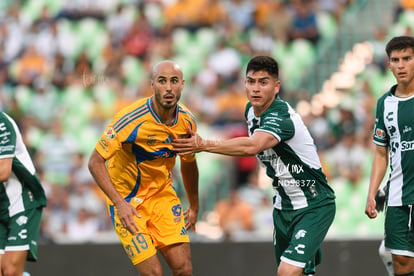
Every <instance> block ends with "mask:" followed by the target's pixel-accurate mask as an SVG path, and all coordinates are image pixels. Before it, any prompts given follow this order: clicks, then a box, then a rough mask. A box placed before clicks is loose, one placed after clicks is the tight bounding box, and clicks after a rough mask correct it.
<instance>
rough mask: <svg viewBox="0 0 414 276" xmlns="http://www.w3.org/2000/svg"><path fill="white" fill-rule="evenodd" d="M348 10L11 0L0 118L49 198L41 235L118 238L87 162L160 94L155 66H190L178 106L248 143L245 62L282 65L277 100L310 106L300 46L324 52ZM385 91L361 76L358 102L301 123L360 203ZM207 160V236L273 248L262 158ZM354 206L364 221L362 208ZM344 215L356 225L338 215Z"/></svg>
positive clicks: (214, 132)
mask: <svg viewBox="0 0 414 276" xmlns="http://www.w3.org/2000/svg"><path fill="white" fill-rule="evenodd" d="M352 2H353V1H350V0H335V1H334V0H326V1H322V0H320V1H317V0H279V1H275V0H255V1H247V0H226V1H217V0H176V1H173V0H141V1H139V0H136V1H134V0H130V1H128V0H105V1H88V0H82V1H63V0H36V1H34V0H20V1H11V0H10V1H4V2H3V3H2V4H1V5H2V6H3V8H2V9H0V110H4V111H5V112H7V113H9V114H10V115H11V116H12V117H13V118H14V119H15V120H16V121H17V122H18V124H19V126H20V128H21V130H22V133H23V134H24V140H25V142H26V145H27V146H28V148H29V150H30V153H31V154H32V156H33V157H34V160H35V165H36V167H37V171H38V173H39V176H40V178H41V180H42V183H43V185H44V187H45V189H46V192H47V197H48V206H47V208H46V210H45V212H44V218H43V221H42V231H41V241H43V242H90V241H107V240H111V238H113V239H112V240H115V238H114V237H115V236H112V235H111V234H110V233H112V226H111V225H110V221H109V220H108V218H107V217H108V216H107V214H106V212H107V211H106V208H105V204H104V200H105V199H104V196H103V194H102V193H101V192H100V191H99V189H98V187H97V185H96V184H95V183H94V181H93V179H92V177H91V176H90V174H89V172H88V170H87V168H86V162H87V159H88V157H89V154H90V153H91V151H92V149H93V147H94V145H95V143H96V141H97V139H98V137H99V135H100V133H101V132H102V131H103V129H104V127H105V126H106V124H107V123H108V119H109V118H111V117H112V115H113V114H114V113H115V112H116V111H118V110H119V109H120V108H122V107H124V106H126V105H127V104H129V103H131V102H132V101H134V100H136V99H137V98H140V97H144V96H149V95H151V94H152V92H151V88H150V81H149V76H150V71H151V68H152V65H153V64H154V63H156V62H157V61H160V60H163V59H172V60H175V61H176V62H177V63H178V64H180V65H181V66H182V68H183V71H184V77H185V80H186V83H185V90H184V91H183V97H182V102H183V103H184V104H186V105H187V106H188V107H189V108H190V109H191V110H192V111H193V113H194V114H195V115H196V116H197V118H198V122H199V131H200V132H201V135H202V136H203V137H210V138H213V136H214V137H216V138H220V137H234V136H243V135H246V132H245V131H246V130H245V126H244V119H243V112H244V106H245V103H246V98H245V94H244V89H243V73H244V72H243V70H244V66H245V65H246V62H247V60H248V59H249V58H250V57H251V56H254V55H259V54H267V55H272V56H274V57H276V58H277V59H278V60H279V63H280V66H281V72H282V75H281V80H282V91H281V97H283V98H284V99H285V100H287V101H292V103H294V102H297V100H298V99H305V100H306V99H309V98H310V95H312V94H314V93H316V92H317V91H305V92H303V91H302V90H303V89H306V88H304V87H302V90H301V92H300V93H299V90H298V89H297V87H296V86H295V85H297V84H298V81H297V80H298V79H300V78H301V76H304V74H306V70H307V67H306V65H309V63H306V62H308V61H306V59H305V58H304V57H301V59H300V60H298V59H295V57H296V55H297V53H299V52H295V51H296V49H298V48H295V47H302V48H300V50H299V51H302V50H303V49H304V48H303V47H308V48H309V47H310V48H309V49H311V51H312V52H314V53H316V52H317V49H318V43H321V42H322V41H323V40H325V39H329V36H330V35H331V33H330V34H327V33H326V32H325V31H326V26H325V25H322V24H321V23H320V22H321V20H324V19H325V20H326V18H330V19H332V21H330V22H331V23H332V24H333V26H334V27H335V24H338V22H339V20H340V17H341V16H342V14H343V13H344V12H346V9H347V7H348V6H350V5H352ZM323 22H324V24H325V23H326V22H327V21H323ZM334 27H333V28H334ZM379 39H382V40H380V41H382V42H383V39H384V37H382V38H379ZM304 45H306V46H304ZM381 47H382V45H381ZM309 55H310V54H309ZM379 56H380V57H379V58H380V59H381V58H384V56H381V54H379ZM310 62H314V60H311V61H310ZM373 66H377V67H379V65H373ZM377 67H376V68H377ZM285 69H286V70H285ZM384 74H385V73H384ZM382 92H383V91H377V90H375V91H374V88H373V87H372V86H371V85H370V83H369V82H368V81H366V80H363V81H361V83H360V85H359V86H358V85H357V86H355V88H354V89H353V91H351V92H349V93H350V94H352V97H350V98H351V100H350V101H343V102H342V103H341V104H340V105H338V106H337V107H336V108H328V107H324V108H323V111H321V112H319V113H318V114H316V115H315V114H313V113H309V114H308V115H307V116H306V117H305V121H306V123H307V125H308V126H309V129H310V131H311V132H312V134H313V136H314V138H315V140H316V144H317V146H318V149H319V152H320V154H321V159H322V161H323V163H324V169H325V170H326V172H327V174H328V176H329V178H330V180H331V181H330V182H331V183H332V184H333V185H334V186H335V187H336V188H337V189H338V193H345V192H344V191H345V190H354V189H360V193H362V194H363V195H365V190H366V185H365V184H367V181H366V179H367V175H368V173H369V166H370V165H369V162H370V160H371V159H370V155H371V152H372V148H371V143H370V141H371V129H372V126H373V108H374V107H375V99H376V96H377V94H376V93H382ZM198 162H199V167H200V197H201V200H202V201H201V209H202V210H203V213H202V214H200V230H201V231H200V232H201V234H205V235H206V236H208V237H209V238H211V237H212V233H213V232H214V231H213V232H211V231H210V233H209V230H211V229H213V228H214V227H215V228H214V229H215V230H217V231H218V232H219V233H221V234H220V235H219V237H218V238H221V239H231V240H242V239H244V238H246V237H252V236H256V237H259V238H262V239H268V240H270V239H271V236H272V235H271V228H272V221H271V209H272V207H271V205H272V204H271V195H272V191H271V187H270V184H269V182H268V181H267V179H266V176H263V172H262V171H261V170H260V169H258V168H257V165H258V164H257V161H256V159H255V157H252V158H250V157H247V158H231V157H223V156H215V155H213V154H207V153H206V154H205V153H200V154H199V155H198ZM339 182H343V183H342V184H341V183H340V184H338V183H339ZM362 182H366V183H362ZM176 183H178V185H180V180H179V179H177V181H176ZM361 183H362V184H361ZM177 189H178V192H180V187H178V188H177ZM181 189H182V187H181ZM181 191H182V190H181ZM362 198H363V197H362ZM184 203H185V202H184ZM348 205H349V203H348ZM355 205H357V204H355ZM232 206H233V207H234V206H237V207H236V208H240V209H242V211H240V212H239V211H235V210H234V209H232ZM358 206H359V205H358ZM230 210H231V211H230ZM358 212H359V213H361V216H362V215H363V209H361V210H358ZM354 213H355V212H354ZM241 214H243V216H244V217H243V218H242V217H240V219H242V220H243V222H240V221H238V219H239V217H238V216H240V215H241ZM224 215H225V216H226V217H223V216H224ZM229 216H230V217H231V216H234V217H233V218H234V220H233V218H231V219H230V218H229ZM338 216H339V217H340V218H341V220H342V219H344V220H347V219H348V220H349V218H346V215H342V214H341V211H340V210H339V212H338ZM344 216H345V218H344ZM235 229H238V230H235ZM269 229H270V230H269ZM217 231H216V232H214V233H217ZM108 233H109V234H108ZM216 238H217V237H216Z"/></svg>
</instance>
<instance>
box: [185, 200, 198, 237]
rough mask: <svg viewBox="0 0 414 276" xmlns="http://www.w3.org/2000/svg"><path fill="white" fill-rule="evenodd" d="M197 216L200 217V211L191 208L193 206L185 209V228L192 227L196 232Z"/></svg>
mask: <svg viewBox="0 0 414 276" xmlns="http://www.w3.org/2000/svg"><path fill="white" fill-rule="evenodd" d="M197 218H198V211H197V210H195V209H193V208H191V206H190V208H188V209H187V210H186V211H184V220H185V230H189V229H191V231H193V233H195V232H196V222H197Z"/></svg>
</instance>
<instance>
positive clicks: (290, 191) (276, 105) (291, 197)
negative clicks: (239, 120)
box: [245, 97, 335, 210]
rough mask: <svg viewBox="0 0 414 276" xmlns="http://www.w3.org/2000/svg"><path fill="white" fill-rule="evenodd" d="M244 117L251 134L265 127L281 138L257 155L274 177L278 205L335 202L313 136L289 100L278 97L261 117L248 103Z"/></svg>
mask: <svg viewBox="0 0 414 276" xmlns="http://www.w3.org/2000/svg"><path fill="white" fill-rule="evenodd" d="M245 117H246V120H247V125H248V130H249V135H250V136H251V135H253V134H254V132H256V131H264V132H267V133H269V134H271V135H273V136H274V137H275V138H276V139H277V140H278V141H279V143H278V144H277V145H276V146H274V147H272V148H269V149H266V150H264V151H262V152H260V153H259V154H257V155H256V156H257V158H258V159H259V161H260V163H261V164H262V165H263V166H264V167H265V169H266V174H267V175H268V176H269V177H270V178H272V179H273V188H274V191H275V195H276V197H275V203H274V207H275V208H276V209H280V210H298V209H301V208H305V207H316V206H318V205H320V204H322V205H326V204H327V203H329V202H334V198H335V196H334V192H333V190H332V189H331V187H330V186H329V185H328V182H327V179H326V176H325V174H324V173H323V171H322V168H321V163H320V161H319V157H318V154H317V152H316V147H315V145H314V142H313V138H312V137H311V135H310V134H309V131H308V129H307V128H306V126H305V124H304V123H303V121H302V119H301V118H300V116H299V114H297V113H296V112H295V111H294V110H293V108H292V107H291V106H290V105H289V104H288V103H287V102H285V101H282V100H281V99H280V98H279V97H276V99H275V100H274V101H273V103H272V104H271V105H270V106H269V108H268V109H267V110H266V111H264V112H263V113H262V114H260V116H259V117H257V116H255V114H254V110H253V107H252V105H251V103H248V104H247V106H246V111H245Z"/></svg>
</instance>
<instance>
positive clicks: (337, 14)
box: [316, 0, 349, 22]
mask: <svg viewBox="0 0 414 276" xmlns="http://www.w3.org/2000/svg"><path fill="white" fill-rule="evenodd" d="M348 2H349V0H318V1H316V3H317V5H318V10H319V11H323V12H327V13H329V14H331V15H332V16H333V17H334V18H335V20H336V21H337V22H339V19H340V18H341V15H342V13H343V12H344V10H345V8H346V6H347V5H348Z"/></svg>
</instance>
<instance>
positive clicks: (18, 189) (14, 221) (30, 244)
mask: <svg viewBox="0 0 414 276" xmlns="http://www.w3.org/2000/svg"><path fill="white" fill-rule="evenodd" d="M0 165H1V166H0V167H1V168H0V183H1V185H0V259H1V258H2V255H3V254H7V253H8V252H16V251H22V252H25V251H28V252H29V254H27V258H28V260H31V261H33V260H36V252H37V239H38V234H39V228H40V218H41V213H42V208H43V207H44V206H46V196H45V192H44V190H43V187H42V185H41V183H40V181H39V179H38V177H37V175H36V172H35V167H34V165H33V162H32V160H31V158H30V155H29V153H28V151H27V149H26V146H25V145H24V143H23V139H22V135H21V133H20V131H19V129H18V127H17V124H16V123H15V121H14V120H13V119H12V118H11V117H10V116H8V115H7V114H6V113H4V112H0ZM24 254H25V253H24ZM24 257H26V255H24ZM0 263H1V262H0ZM4 265H7V264H4V262H3V266H4Z"/></svg>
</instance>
